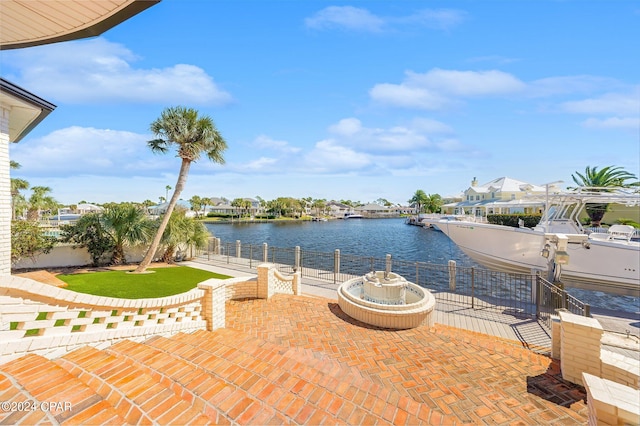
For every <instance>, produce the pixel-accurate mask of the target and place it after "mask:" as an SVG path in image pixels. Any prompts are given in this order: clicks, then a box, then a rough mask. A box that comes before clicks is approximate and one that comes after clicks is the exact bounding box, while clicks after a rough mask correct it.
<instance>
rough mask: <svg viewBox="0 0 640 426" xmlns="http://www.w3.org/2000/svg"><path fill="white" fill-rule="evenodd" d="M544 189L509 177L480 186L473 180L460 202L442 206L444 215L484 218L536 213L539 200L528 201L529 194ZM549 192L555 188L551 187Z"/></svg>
mask: <svg viewBox="0 0 640 426" xmlns="http://www.w3.org/2000/svg"><path fill="white" fill-rule="evenodd" d="M546 190H547V189H546V187H545V186H543V185H535V184H532V183H527V182H523V181H520V180H516V179H512V178H509V177H499V178H496V179H494V180H492V181H489V182H487V183H484V184H482V185H478V181H477V180H476V178H475V177H474V178H473V180H472V181H471V186H470V187H469V188H468V189H467V190H466V191H464V196H463V199H462V201H460V202H457V203H449V204H445V205H443V206H442V211H443V212H444V213H446V214H463V215H469V216H476V217H486V216H487V215H488V214H515V213H525V214H536V213H542V211H543V210H544V201H543V200H542V198H540V199H536V198H535V197H534V198H529V197H530V196H532V195H539V196H541V197H542V196H544V195H545V194H546ZM549 190H550V191H551V192H556V191H557V188H555V187H553V186H550V187H549Z"/></svg>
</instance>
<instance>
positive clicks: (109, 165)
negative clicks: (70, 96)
mask: <svg viewBox="0 0 640 426" xmlns="http://www.w3.org/2000/svg"><path fill="white" fill-rule="evenodd" d="M147 140H148V137H147V136H145V135H140V134H136V133H132V132H126V131H119V130H109V129H95V128H91V127H79V126H72V127H67V128H64V129H60V130H56V131H54V132H51V133H49V134H48V135H45V136H43V137H40V138H35V139H29V140H25V141H23V142H21V143H19V144H12V146H11V158H12V159H13V160H15V161H17V162H18V163H20V164H21V166H22V168H21V169H20V170H21V171H23V172H25V173H28V174H30V175H32V176H40V175H42V176H50V177H53V176H71V175H78V174H104V175H108V176H115V175H118V174H126V175H145V174H149V171H154V173H153V174H157V170H159V169H162V168H163V167H166V166H167V165H168V164H173V163H174V162H175V161H174V160H175V159H174V158H172V156H154V155H153V154H152V153H151V151H150V150H149V148H147V144H146V141H147Z"/></svg>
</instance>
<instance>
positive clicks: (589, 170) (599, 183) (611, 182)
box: [571, 166, 640, 226]
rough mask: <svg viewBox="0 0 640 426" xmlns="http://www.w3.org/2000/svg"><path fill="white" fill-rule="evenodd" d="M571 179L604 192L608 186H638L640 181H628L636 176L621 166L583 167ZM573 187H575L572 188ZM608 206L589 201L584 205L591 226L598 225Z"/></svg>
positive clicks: (579, 184)
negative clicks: (582, 169) (583, 168)
mask: <svg viewBox="0 0 640 426" xmlns="http://www.w3.org/2000/svg"><path fill="white" fill-rule="evenodd" d="M571 178H572V179H573V181H574V182H575V183H576V184H577V185H578V187H590V188H592V190H593V191H602V192H606V191H607V190H608V188H614V187H615V188H631V187H634V186H640V182H638V181H636V182H628V181H629V180H631V179H637V177H636V176H635V175H633V174H631V173H629V172H627V171H626V170H623V169H622V167H614V166H607V167H603V168H602V169H601V170H598V168H597V167H589V166H587V167H586V168H585V171H584V174H582V173H578V172H576V173H575V175H571ZM572 189H575V188H572ZM608 208H609V205H608V204H596V203H589V204H587V206H586V212H587V214H588V215H589V219H591V226H600V223H601V221H602V218H603V217H604V214H605V213H606V212H607V210H608Z"/></svg>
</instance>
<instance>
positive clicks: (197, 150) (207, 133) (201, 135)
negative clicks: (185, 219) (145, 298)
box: [135, 107, 227, 273]
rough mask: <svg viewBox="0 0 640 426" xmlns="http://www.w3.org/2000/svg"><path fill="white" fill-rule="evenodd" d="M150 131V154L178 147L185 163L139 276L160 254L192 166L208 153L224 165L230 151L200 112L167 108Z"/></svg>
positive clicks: (139, 270) (212, 124) (137, 269)
mask: <svg viewBox="0 0 640 426" xmlns="http://www.w3.org/2000/svg"><path fill="white" fill-rule="evenodd" d="M150 129H151V131H152V132H153V134H154V135H155V136H156V137H157V139H153V140H151V141H149V142H148V143H147V144H148V145H149V147H150V148H151V151H153V152H155V153H162V154H164V153H166V152H167V151H169V148H170V147H171V146H173V145H176V147H177V151H178V157H180V158H181V159H182V163H181V165H180V173H179V174H178V181H177V182H176V185H175V190H174V191H173V195H172V196H171V201H169V205H168V206H167V211H166V212H165V214H164V216H163V218H162V222H161V223H160V226H159V228H158V231H157V233H156V236H155V237H154V239H153V241H152V243H151V246H150V247H149V251H147V254H146V255H145V257H144V259H142V262H140V265H138V267H137V268H136V270H135V272H138V273H142V272H144V271H145V270H146V269H147V267H148V266H149V264H150V263H151V260H152V259H153V256H154V255H155V252H156V250H158V246H159V245H160V240H161V239H162V234H163V233H164V230H165V228H166V227H167V223H168V222H169V219H170V218H171V213H172V212H173V209H174V207H175V206H176V203H177V202H178V199H179V197H180V193H182V190H183V188H184V185H185V183H186V181H187V176H188V175H189V168H190V166H191V163H192V162H194V161H197V160H198V159H200V156H201V155H202V154H203V153H205V154H206V156H207V157H208V158H209V160H211V161H213V162H215V163H219V164H224V158H223V156H222V153H223V152H224V150H225V149H227V143H226V141H225V140H224V138H223V137H222V135H221V134H220V133H219V132H218V129H217V128H216V126H215V124H214V123H213V120H212V119H211V118H210V117H208V116H203V117H199V116H198V111H196V110H195V109H192V108H185V107H171V108H167V109H165V110H164V111H162V114H161V115H160V118H158V119H157V120H155V121H154V122H153V123H151V126H150Z"/></svg>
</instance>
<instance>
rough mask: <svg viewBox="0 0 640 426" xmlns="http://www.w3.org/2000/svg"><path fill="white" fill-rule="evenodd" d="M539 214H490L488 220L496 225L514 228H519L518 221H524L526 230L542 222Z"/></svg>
mask: <svg viewBox="0 0 640 426" xmlns="http://www.w3.org/2000/svg"><path fill="white" fill-rule="evenodd" d="M541 217H542V216H541V215H539V214H488V215H487V220H488V221H489V223H493V224H495V225H504V226H512V227H514V228H518V227H519V226H518V221H519V220H523V221H524V227H525V228H533V227H534V226H536V225H537V224H538V222H540V218H541Z"/></svg>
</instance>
